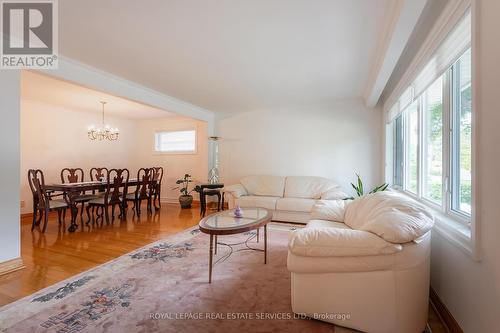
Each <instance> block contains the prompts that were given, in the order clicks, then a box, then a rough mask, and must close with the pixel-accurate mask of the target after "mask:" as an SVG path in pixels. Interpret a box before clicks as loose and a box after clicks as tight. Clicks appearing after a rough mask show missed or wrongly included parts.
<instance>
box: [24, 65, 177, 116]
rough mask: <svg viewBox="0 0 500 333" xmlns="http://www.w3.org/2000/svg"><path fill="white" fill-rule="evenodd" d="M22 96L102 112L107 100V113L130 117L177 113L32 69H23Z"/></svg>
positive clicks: (75, 108) (71, 107)
mask: <svg viewBox="0 0 500 333" xmlns="http://www.w3.org/2000/svg"><path fill="white" fill-rule="evenodd" d="M21 98H22V99H23V100H32V101H37V102H42V103H47V104H51V105H55V106H59V107H64V108H68V109H73V110H79V111H88V112H97V111H100V110H101V108H102V107H101V104H100V103H99V102H100V101H106V102H107V104H106V109H105V110H106V114H108V115H111V116H115V117H123V118H129V119H150V118H162V117H169V116H172V115H174V114H173V113H171V112H167V111H163V110H161V109H157V108H154V107H151V106H147V105H144V104H140V103H137V102H134V101H131V100H128V99H125V98H121V97H116V96H113V95H109V94H105V93H102V92H99V91H97V90H93V89H88V88H84V87H82V86H79V85H76V84H73V83H69V82H66V81H62V80H57V79H53V78H51V77H49V76H46V75H43V74H37V73H35V72H29V71H23V72H22V77H21Z"/></svg>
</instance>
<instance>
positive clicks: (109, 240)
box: [0, 204, 448, 333]
mask: <svg viewBox="0 0 500 333" xmlns="http://www.w3.org/2000/svg"><path fill="white" fill-rule="evenodd" d="M210 212H211V211H210V210H208V211H207V213H210ZM199 220H200V217H199V208H198V207H195V208H192V209H180V208H179V206H178V205H177V204H172V205H168V204H163V205H162V208H161V210H160V211H158V212H156V213H154V214H153V215H151V216H148V215H147V214H146V209H145V207H144V209H143V214H142V215H141V217H140V218H137V217H134V216H133V213H132V211H131V210H130V209H129V214H127V220H126V221H122V222H120V220H118V219H116V220H115V221H114V223H113V224H110V225H106V224H105V223H104V224H103V225H99V226H94V227H92V226H89V227H85V228H83V229H81V228H79V229H78V230H77V231H76V232H74V233H69V232H67V230H66V229H67V226H68V225H69V221H68V219H67V221H66V223H65V224H64V225H61V226H59V225H58V223H57V215H54V216H51V217H50V219H49V225H48V227H47V231H46V232H45V234H41V233H40V232H39V231H37V230H35V231H34V232H31V230H30V229H31V217H23V218H22V219H21V256H22V259H23V261H24V265H25V266H26V268H24V269H22V270H19V271H16V272H13V273H9V274H6V275H3V276H0V306H2V305H5V304H8V303H10V302H13V301H15V300H17V299H20V298H22V297H24V296H27V295H30V294H32V293H34V292H36V291H38V290H40V289H43V288H45V287H48V286H50V285H52V284H54V283H57V282H59V281H62V280H64V279H67V278H69V277H71V276H73V275H75V274H78V273H81V272H83V271H86V270H88V269H90V268H92V267H95V266H97V265H100V264H103V263H105V262H108V261H110V260H112V259H114V258H116V257H118V256H121V255H123V254H126V253H128V252H130V251H132V250H135V249H137V248H139V247H141V246H144V245H147V244H149V243H151V242H154V241H156V240H159V239H162V238H164V237H165V236H167V235H170V234H173V233H176V232H179V231H182V230H184V229H186V228H189V227H191V226H194V225H197V224H198V222H199ZM78 223H80V222H78ZM429 325H430V327H431V330H432V332H433V333H446V332H448V331H447V330H446V328H445V327H444V326H443V324H442V323H441V321H440V319H439V317H438V316H437V315H436V313H435V312H434V310H433V309H432V307H429Z"/></svg>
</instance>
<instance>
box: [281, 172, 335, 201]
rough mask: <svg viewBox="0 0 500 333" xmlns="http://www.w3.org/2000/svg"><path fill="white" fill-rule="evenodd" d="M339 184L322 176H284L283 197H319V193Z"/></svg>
mask: <svg viewBox="0 0 500 333" xmlns="http://www.w3.org/2000/svg"><path fill="white" fill-rule="evenodd" d="M337 188H339V186H338V185H337V184H335V183H334V182H332V181H331V180H329V179H326V178H323V177H304V176H290V177H286V183H285V195H284V196H285V198H308V199H320V198H321V195H322V194H323V193H325V192H327V191H329V190H332V189H337Z"/></svg>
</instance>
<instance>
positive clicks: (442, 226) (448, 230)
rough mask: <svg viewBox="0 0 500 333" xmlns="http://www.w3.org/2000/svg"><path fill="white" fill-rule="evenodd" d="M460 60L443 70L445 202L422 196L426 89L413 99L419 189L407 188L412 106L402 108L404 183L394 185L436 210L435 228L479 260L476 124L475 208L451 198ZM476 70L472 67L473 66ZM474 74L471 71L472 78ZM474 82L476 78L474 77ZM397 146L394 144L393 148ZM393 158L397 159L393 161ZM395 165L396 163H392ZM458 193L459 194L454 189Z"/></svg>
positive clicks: (473, 155) (443, 174)
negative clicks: (464, 208)
mask: <svg viewBox="0 0 500 333" xmlns="http://www.w3.org/2000/svg"><path fill="white" fill-rule="evenodd" d="M457 63H458V60H457V62H455V63H454V64H453V65H452V66H451V67H450V68H449V69H448V70H447V71H446V72H445V73H444V74H443V106H442V107H443V170H442V176H443V188H442V191H443V202H442V205H439V204H437V203H435V202H433V201H432V200H429V199H426V198H425V197H424V196H423V188H424V187H423V186H424V184H423V181H424V175H423V172H424V169H423V163H424V161H423V159H424V156H423V155H424V154H423V153H424V149H425V146H424V144H425V140H426V138H425V135H424V134H425V130H426V129H425V128H424V127H425V126H426V124H425V122H424V109H423V107H424V105H423V104H424V101H423V98H425V97H424V95H425V91H424V92H423V93H422V94H421V95H419V96H417V97H415V98H414V103H417V112H418V119H419V124H418V131H419V141H418V153H417V156H418V166H417V178H418V179H417V188H418V189H417V193H416V194H415V193H413V192H411V191H409V190H408V189H407V182H408V179H409V178H408V177H409V175H408V170H409V168H408V165H407V163H408V144H409V141H408V135H409V130H410V128H409V127H410V126H409V121H408V118H409V112H408V110H409V106H408V107H407V108H406V109H405V110H403V112H402V115H403V133H404V138H403V154H404V159H403V163H404V166H403V186H402V187H399V186H398V187H395V188H394V189H395V190H397V191H399V192H402V193H404V194H405V195H408V196H410V197H412V198H414V199H415V200H417V201H419V202H421V203H423V204H425V205H426V206H427V207H429V208H430V209H431V211H433V212H434V214H435V216H436V219H437V222H438V223H437V224H436V228H437V229H438V230H440V231H441V234H443V235H445V238H448V239H449V240H450V241H453V242H454V243H455V244H457V245H459V246H460V247H461V248H462V249H464V250H466V252H467V253H469V254H471V255H472V256H473V257H474V258H475V259H476V260H479V258H480V257H479V254H478V250H477V248H476V244H475V242H474V244H473V243H471V241H472V239H473V237H474V236H475V235H474V233H475V231H474V228H473V226H474V225H473V221H474V210H475V207H474V204H475V202H476V201H475V200H476V199H475V190H474V189H475V154H476V153H475V151H476V149H475V145H474V143H475V139H474V138H475V129H474V126H473V128H472V155H471V158H472V174H473V176H472V210H473V212H472V213H471V214H470V215H468V214H464V213H463V212H461V211H457V210H454V209H453V206H452V200H453V197H452V195H453V193H452V192H453V191H452V190H453V189H452V175H453V172H459V171H455V169H454V165H453V163H452V157H453V156H452V154H453V149H452V144H453V135H454V132H453V131H454V129H453V128H454V127H453V126H454V121H455V119H454V116H455V115H454V112H455V111H454V107H455V106H454V104H455V101H454V100H452V99H453V98H458V96H456V94H455V95H453V93H454V92H453V89H454V87H453V80H454V79H453V72H454V71H456V70H457V69H456V68H457V67H456V66H457ZM472 70H473V69H472ZM473 77H474V74H472V80H473ZM473 82H474V81H473ZM473 82H472V84H471V86H472V88H473V91H472V94H473V98H472V108H473V109H472V110H473V111H472V112H473V118H474V117H475V115H474V114H475V105H476V104H475V95H474V83H473ZM393 149H395V148H393ZM393 162H394V161H393ZM393 167H394V166H393ZM455 195H457V194H456V193H455Z"/></svg>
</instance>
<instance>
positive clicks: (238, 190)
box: [222, 184, 248, 198]
mask: <svg viewBox="0 0 500 333" xmlns="http://www.w3.org/2000/svg"><path fill="white" fill-rule="evenodd" d="M222 191H223V192H224V193H229V194H231V195H232V196H233V197H235V198H239V197H241V196H244V195H248V192H247V190H246V189H245V187H244V186H243V185H241V184H234V185H229V186H224V188H223V189H222Z"/></svg>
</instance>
